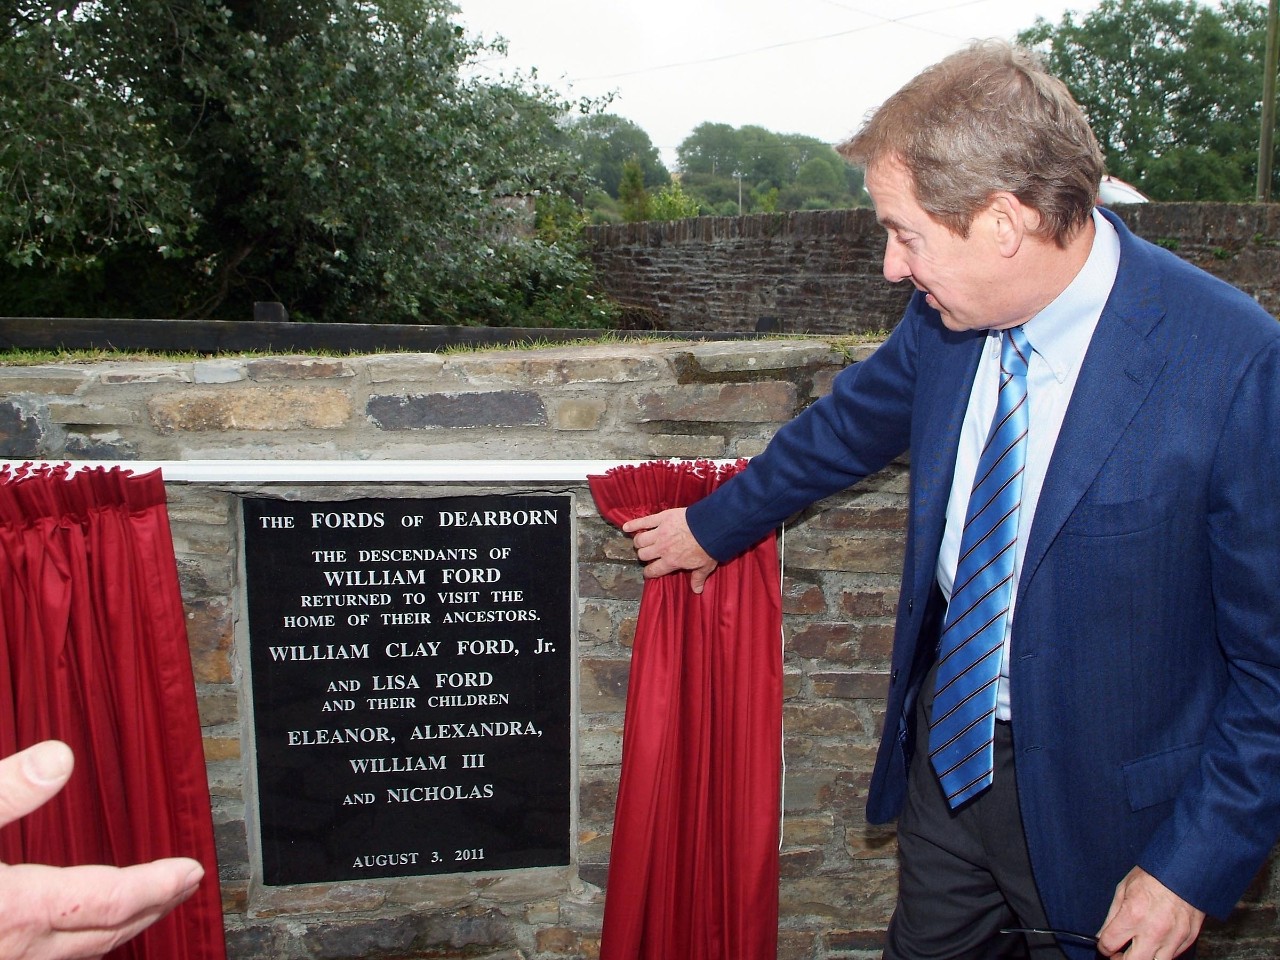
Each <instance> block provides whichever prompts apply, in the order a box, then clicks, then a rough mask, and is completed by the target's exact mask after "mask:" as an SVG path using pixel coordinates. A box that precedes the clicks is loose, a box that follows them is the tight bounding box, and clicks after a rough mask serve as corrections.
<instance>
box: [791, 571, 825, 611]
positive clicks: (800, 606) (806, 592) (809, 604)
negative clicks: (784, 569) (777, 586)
mask: <svg viewBox="0 0 1280 960" xmlns="http://www.w3.org/2000/svg"><path fill="white" fill-rule="evenodd" d="M826 610H827V597H826V594H825V593H824V592H823V590H822V587H821V586H819V585H818V584H816V583H810V582H808V581H805V580H797V579H796V578H795V577H784V578H783V581H782V612H783V613H784V614H787V615H789V616H795V615H809V616H812V615H815V614H821V613H825V612H826Z"/></svg>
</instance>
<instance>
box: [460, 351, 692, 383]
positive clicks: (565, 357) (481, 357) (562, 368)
mask: <svg viewBox="0 0 1280 960" xmlns="http://www.w3.org/2000/svg"><path fill="white" fill-rule="evenodd" d="M666 369H667V366H666V363H665V362H663V361H662V360H660V359H658V358H657V357H655V356H653V355H652V354H650V353H647V352H642V351H629V350H627V349H626V348H618V347H607V346H606V347H596V346H580V347H552V348H549V349H543V350H533V351H519V352H516V351H505V352H501V353H477V354H473V355H469V356H466V355H458V356H456V357H451V358H450V360H449V371H450V372H451V373H457V374H459V375H461V376H462V377H464V378H465V379H466V381H467V382H469V383H477V384H479V383H521V382H522V383H529V384H535V385H538V386H561V385H564V384H570V383H573V384H577V383H604V384H619V383H637V382H644V381H650V380H656V379H658V378H659V377H660V376H662V374H663V373H664V372H665V371H666Z"/></svg>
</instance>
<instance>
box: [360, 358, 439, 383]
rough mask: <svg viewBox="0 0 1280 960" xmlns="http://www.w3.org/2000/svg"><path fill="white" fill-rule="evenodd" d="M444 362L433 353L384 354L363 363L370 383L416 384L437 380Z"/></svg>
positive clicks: (367, 359)
mask: <svg viewBox="0 0 1280 960" xmlns="http://www.w3.org/2000/svg"><path fill="white" fill-rule="evenodd" d="M444 367H445V360H444V357H441V356H439V355H437V354H434V353H386V354H380V355H378V356H374V357H368V358H366V359H365V361H364V368H365V373H366V374H367V376H368V377H369V382H370V383H392V382H400V383H418V382H422V381H424V380H434V379H436V378H438V377H439V376H440V374H441V372H442V371H443V370H444Z"/></svg>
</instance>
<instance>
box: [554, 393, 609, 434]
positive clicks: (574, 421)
mask: <svg viewBox="0 0 1280 960" xmlns="http://www.w3.org/2000/svg"><path fill="white" fill-rule="evenodd" d="M607 409H608V404H606V403H605V402H604V401H603V400H564V401H561V402H560V403H558V404H556V429H557V430H599V429H600V423H601V421H602V420H603V419H604V414H605V411H606V410H607Z"/></svg>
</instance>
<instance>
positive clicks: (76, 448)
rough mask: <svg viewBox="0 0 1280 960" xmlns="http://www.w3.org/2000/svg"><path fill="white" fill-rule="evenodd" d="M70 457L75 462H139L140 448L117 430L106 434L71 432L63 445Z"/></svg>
mask: <svg viewBox="0 0 1280 960" xmlns="http://www.w3.org/2000/svg"><path fill="white" fill-rule="evenodd" d="M63 446H64V449H65V451H66V454H67V456H68V457H70V458H72V459H75V460H138V459H140V458H139V457H138V447H137V445H136V444H134V443H132V442H130V441H128V440H125V439H124V437H122V436H121V435H120V433H119V431H117V430H108V431H106V432H97V431H95V432H93V433H88V434H85V433H76V432H69V433H68V434H67V439H66V442H65V444H64V445H63Z"/></svg>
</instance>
